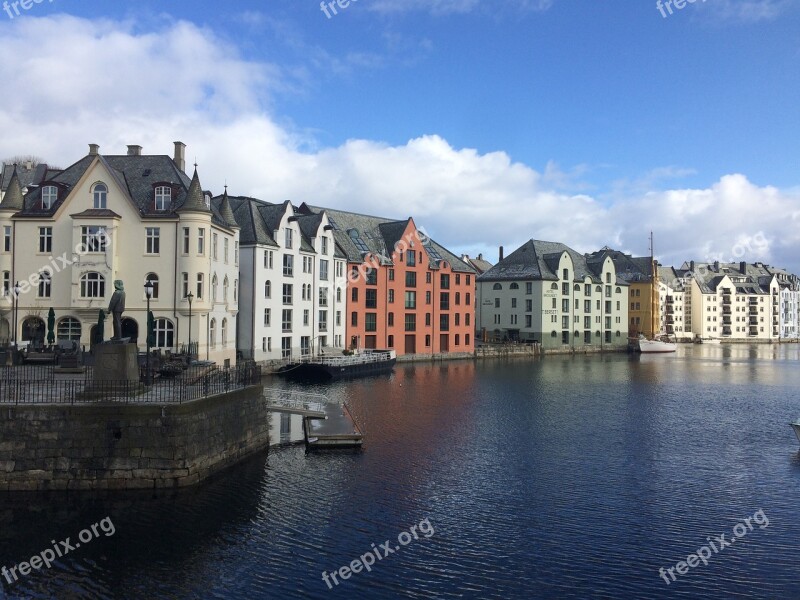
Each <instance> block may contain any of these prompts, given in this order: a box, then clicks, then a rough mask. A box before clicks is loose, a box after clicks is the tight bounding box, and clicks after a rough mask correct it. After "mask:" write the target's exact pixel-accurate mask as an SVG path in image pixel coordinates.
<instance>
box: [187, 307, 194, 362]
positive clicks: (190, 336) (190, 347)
mask: <svg viewBox="0 0 800 600" xmlns="http://www.w3.org/2000/svg"><path fill="white" fill-rule="evenodd" d="M186 299H187V300H188V301H189V364H192V300H194V295H193V294H192V292H189V293H188V294H186Z"/></svg>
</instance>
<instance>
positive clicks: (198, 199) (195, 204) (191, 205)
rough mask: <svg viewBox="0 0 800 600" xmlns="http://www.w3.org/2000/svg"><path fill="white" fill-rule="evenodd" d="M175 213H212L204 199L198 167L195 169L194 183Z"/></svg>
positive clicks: (190, 185)
mask: <svg viewBox="0 0 800 600" xmlns="http://www.w3.org/2000/svg"><path fill="white" fill-rule="evenodd" d="M175 212H176V213H182V212H200V213H208V212H211V210H210V209H209V208H208V207H207V206H206V200H205V198H204V197H203V187H202V186H201V185H200V177H198V176H197V167H195V168H194V175H192V182H191V183H190V184H189V190H188V191H187V192H186V196H185V198H184V200H183V203H182V204H181V205H180V207H179V208H177V209H175Z"/></svg>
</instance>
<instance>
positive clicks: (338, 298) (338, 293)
mask: <svg viewBox="0 0 800 600" xmlns="http://www.w3.org/2000/svg"><path fill="white" fill-rule="evenodd" d="M341 301H342V288H336V302H341Z"/></svg>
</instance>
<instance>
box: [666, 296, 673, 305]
mask: <svg viewBox="0 0 800 600" xmlns="http://www.w3.org/2000/svg"><path fill="white" fill-rule="evenodd" d="M673 302H675V298H673V297H672V296H667V304H672V303H673Z"/></svg>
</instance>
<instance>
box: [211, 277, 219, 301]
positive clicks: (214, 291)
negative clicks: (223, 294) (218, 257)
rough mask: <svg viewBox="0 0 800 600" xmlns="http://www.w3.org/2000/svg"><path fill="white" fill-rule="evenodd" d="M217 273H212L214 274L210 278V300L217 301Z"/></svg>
mask: <svg viewBox="0 0 800 600" xmlns="http://www.w3.org/2000/svg"><path fill="white" fill-rule="evenodd" d="M217 283H218V281H217V274H216V273H214V276H213V277H212V278H211V302H216V301H217Z"/></svg>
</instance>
